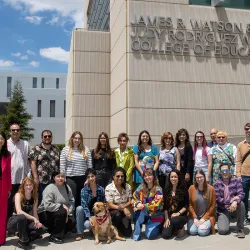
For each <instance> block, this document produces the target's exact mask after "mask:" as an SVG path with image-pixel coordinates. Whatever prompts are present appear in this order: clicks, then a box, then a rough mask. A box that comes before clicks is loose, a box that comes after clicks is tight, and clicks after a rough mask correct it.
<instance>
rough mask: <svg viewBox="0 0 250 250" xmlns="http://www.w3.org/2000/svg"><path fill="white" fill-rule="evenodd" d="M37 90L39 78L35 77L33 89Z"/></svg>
mask: <svg viewBox="0 0 250 250" xmlns="http://www.w3.org/2000/svg"><path fill="white" fill-rule="evenodd" d="M36 88H37V77H33V89H36Z"/></svg>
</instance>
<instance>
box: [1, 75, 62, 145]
mask: <svg viewBox="0 0 250 250" xmlns="http://www.w3.org/2000/svg"><path fill="white" fill-rule="evenodd" d="M7 77H11V78H12V79H11V87H12V88H13V86H14V84H15V82H16V81H20V83H21V85H22V87H23V93H24V96H25V98H26V100H27V103H26V104H25V107H26V109H27V112H28V113H30V114H31V115H32V116H33V118H32V119H31V120H30V123H29V126H30V127H31V128H34V129H35V131H34V139H32V140H31V141H30V144H31V145H35V144H38V143H40V142H41V132H42V131H43V130H44V129H50V130H51V131H52V133H53V143H56V144H63V143H64V142H65V117H64V101H65V88H66V75H65V74H61V73H58V74H57V73H42V72H39V73H37V72H32V73H29V72H27V73H26V72H0V86H1V91H0V103H3V102H6V103H8V102H9V98H8V97H7ZM33 77H35V78H37V87H36V88H33ZM42 78H44V88H42ZM56 78H59V88H58V89H57V88H56ZM38 100H41V117H38V113H37V111H38ZM51 100H54V101H55V117H50V101H51Z"/></svg>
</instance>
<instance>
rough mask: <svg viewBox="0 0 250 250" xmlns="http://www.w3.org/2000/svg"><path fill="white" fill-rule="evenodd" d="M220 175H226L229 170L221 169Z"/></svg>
mask: <svg viewBox="0 0 250 250" xmlns="http://www.w3.org/2000/svg"><path fill="white" fill-rule="evenodd" d="M221 173H223V174H227V173H229V169H223V170H221Z"/></svg>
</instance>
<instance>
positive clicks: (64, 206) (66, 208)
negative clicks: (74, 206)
mask: <svg viewBox="0 0 250 250" xmlns="http://www.w3.org/2000/svg"><path fill="white" fill-rule="evenodd" d="M63 208H64V209H65V210H66V212H67V216H66V223H67V222H68V217H69V208H68V207H67V206H66V205H64V204H63Z"/></svg>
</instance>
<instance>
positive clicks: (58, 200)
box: [39, 171, 75, 244]
mask: <svg viewBox="0 0 250 250" xmlns="http://www.w3.org/2000/svg"><path fill="white" fill-rule="evenodd" d="M52 180H53V182H54V183H51V184H49V185H48V186H47V187H46V188H45V189H44V191H43V198H42V203H41V205H40V206H39V211H43V213H39V218H40V220H41V221H42V222H43V223H44V225H45V226H46V227H47V228H48V231H49V233H50V237H49V241H50V242H53V243H55V244H62V243H63V237H64V234H65V233H66V232H67V231H71V230H72V229H73V227H74V226H75V218H74V217H73V213H74V204H75V200H74V196H73V194H72V191H71V189H70V187H69V186H68V185H67V184H66V183H65V174H64V173H60V172H59V171H55V172H54V173H53V174H52Z"/></svg>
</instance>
